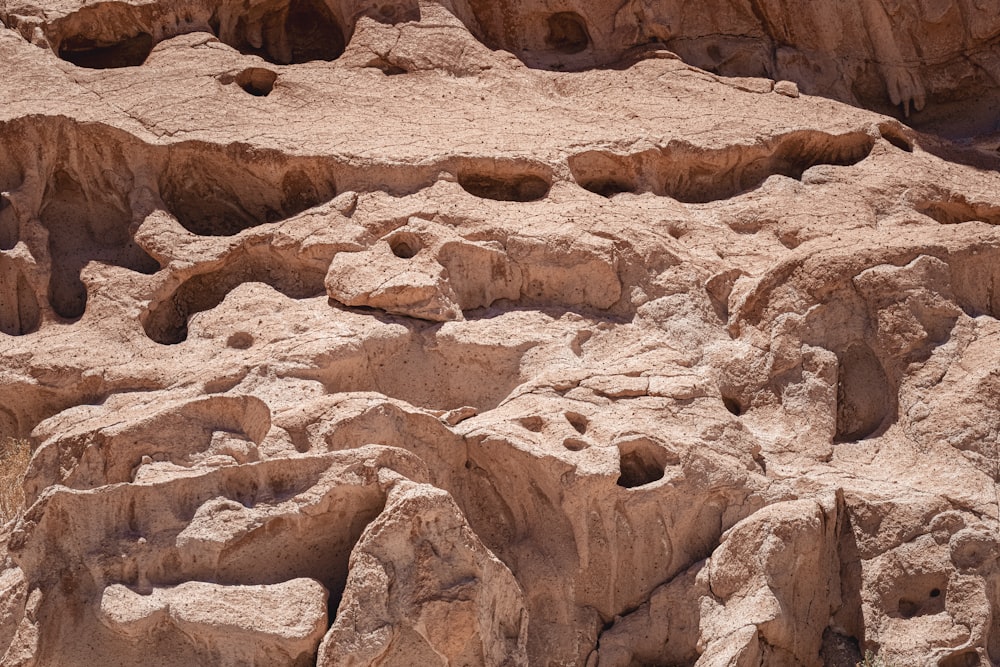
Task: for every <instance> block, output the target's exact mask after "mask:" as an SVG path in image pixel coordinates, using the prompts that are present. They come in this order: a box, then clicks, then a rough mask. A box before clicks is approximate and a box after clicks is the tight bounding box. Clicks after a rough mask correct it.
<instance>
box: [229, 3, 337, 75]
mask: <svg viewBox="0 0 1000 667" xmlns="http://www.w3.org/2000/svg"><path fill="white" fill-rule="evenodd" d="M209 23H210V24H211V26H212V27H213V29H214V31H215V32H216V34H218V36H219V39H220V40H221V41H223V42H225V43H227V44H229V45H230V46H232V47H233V48H235V49H237V50H238V51H240V52H241V53H245V54H248V55H256V56H260V57H261V58H264V59H265V60H267V61H269V62H272V63H275V64H276V65H297V64H302V63H308V62H313V61H333V60H336V59H337V58H339V57H340V56H341V55H343V53H344V49H345V48H346V44H347V42H346V36H345V32H344V29H343V28H342V27H341V25H340V23H339V22H338V21H337V19H336V18H335V17H334V15H333V12H332V11H331V10H330V7H329V6H328V5H327V4H326V3H325V2H324V1H323V0H291V2H288V1H287V0H283V1H282V0H279V1H277V2H270V3H264V4H262V5H259V6H257V7H254V8H253V9H251V10H250V11H249V12H248V13H247V14H245V15H243V16H240V17H238V19H237V20H236V21H235V22H232V23H233V24H234V28H233V29H231V30H229V29H222V26H224V25H229V23H230V22H228V21H225V20H221V19H220V17H219V16H215V17H213V19H212V20H211V21H210V22H209Z"/></svg>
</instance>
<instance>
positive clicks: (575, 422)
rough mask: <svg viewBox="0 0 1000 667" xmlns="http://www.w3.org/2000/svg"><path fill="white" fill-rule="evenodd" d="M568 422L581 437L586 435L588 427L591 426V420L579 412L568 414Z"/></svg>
mask: <svg viewBox="0 0 1000 667" xmlns="http://www.w3.org/2000/svg"><path fill="white" fill-rule="evenodd" d="M566 421H568V422H569V424H570V426H572V427H573V428H574V429H575V430H576V432H577V433H579V434H580V435H583V434H584V433H586V432H587V427H588V426H589V425H590V420H588V419H587V418H586V417H584V416H583V415H581V414H580V413H578V412H567V413H566Z"/></svg>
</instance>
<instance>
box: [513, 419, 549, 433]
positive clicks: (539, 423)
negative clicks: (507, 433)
mask: <svg viewBox="0 0 1000 667" xmlns="http://www.w3.org/2000/svg"><path fill="white" fill-rule="evenodd" d="M517 423H518V424H520V425H521V426H523V427H524V428H526V429H528V430H529V431H531V432H532V433H540V432H541V430H542V428H544V426H545V421H544V420H543V419H542V418H541V417H537V416H532V417H521V418H520V419H518V420H517Z"/></svg>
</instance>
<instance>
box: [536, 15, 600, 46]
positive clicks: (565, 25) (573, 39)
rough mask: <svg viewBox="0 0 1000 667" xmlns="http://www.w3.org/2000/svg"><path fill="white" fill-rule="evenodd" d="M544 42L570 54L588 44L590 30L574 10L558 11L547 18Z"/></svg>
mask: <svg viewBox="0 0 1000 667" xmlns="http://www.w3.org/2000/svg"><path fill="white" fill-rule="evenodd" d="M545 42H546V44H548V46H549V47H550V48H552V49H553V50H555V51H558V52H559V53H565V54H569V55H572V54H574V53H580V52H581V51H585V50H586V49H587V47H588V46H590V32H589V31H588V30H587V23H586V21H584V20H583V17H582V16H580V15H579V14H577V13H576V12H558V13H556V14H553V15H552V16H550V17H549V19H548V34H547V35H546V36H545Z"/></svg>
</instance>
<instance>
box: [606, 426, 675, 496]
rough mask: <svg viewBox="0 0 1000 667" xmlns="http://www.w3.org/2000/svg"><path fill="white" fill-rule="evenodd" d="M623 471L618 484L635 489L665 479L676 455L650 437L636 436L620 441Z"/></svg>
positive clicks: (619, 449) (619, 447)
mask: <svg viewBox="0 0 1000 667" xmlns="http://www.w3.org/2000/svg"><path fill="white" fill-rule="evenodd" d="M618 452H619V455H620V462H621V463H620V465H621V472H620V474H619V476H618V486H621V487H624V488H626V489H634V488H637V487H640V486H645V485H646V484H652V483H653V482H656V481H659V480H661V479H663V475H664V474H665V469H666V466H667V464H668V463H676V460H675V457H672V456H671V454H670V453H669V452H667V451H666V450H664V449H663V447H661V446H660V445H657V444H656V443H654V442H653V441H652V440H649V439H648V438H634V439H631V440H626V441H624V442H619V443H618Z"/></svg>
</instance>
